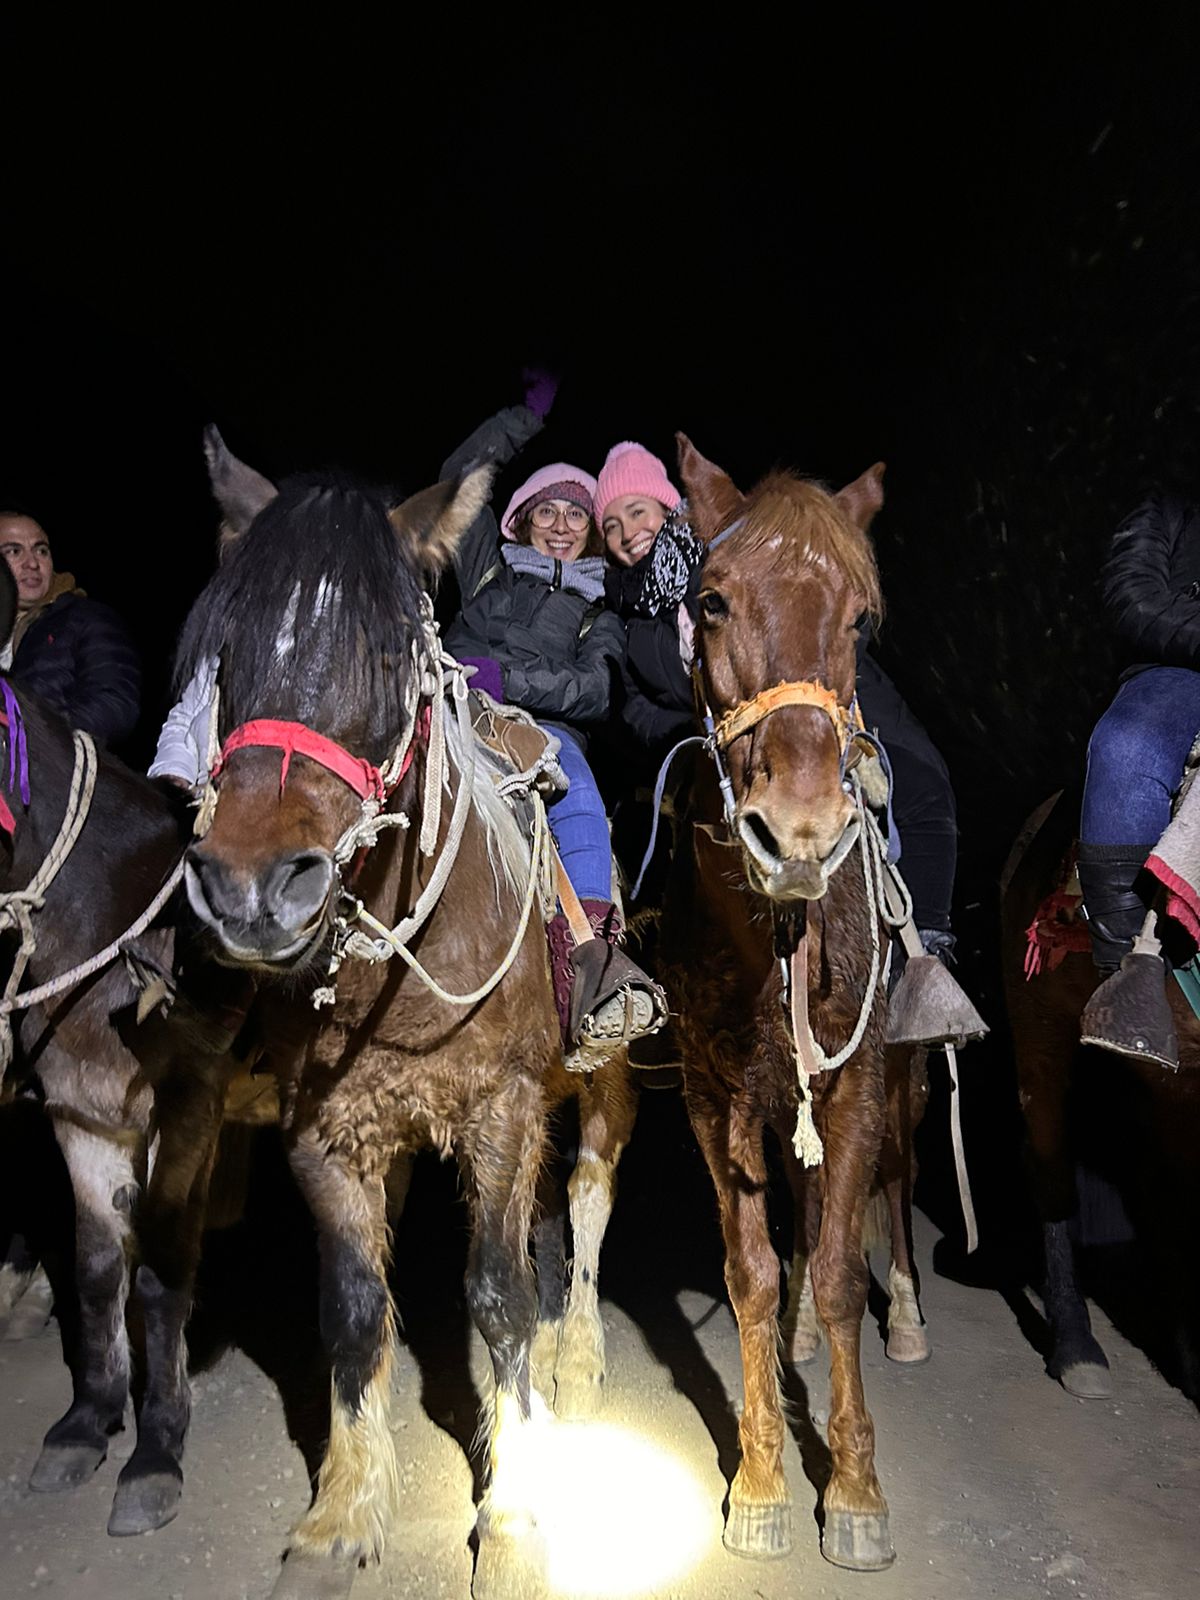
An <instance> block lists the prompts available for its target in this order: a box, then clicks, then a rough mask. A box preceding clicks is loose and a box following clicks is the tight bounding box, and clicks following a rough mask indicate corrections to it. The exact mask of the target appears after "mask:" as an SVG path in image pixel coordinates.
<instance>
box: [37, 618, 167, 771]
mask: <svg viewBox="0 0 1200 1600" xmlns="http://www.w3.org/2000/svg"><path fill="white" fill-rule="evenodd" d="M12 674H13V677H14V678H16V679H17V680H18V682H19V683H21V684H23V685H24V686H25V687H26V688H29V689H32V690H33V692H34V693H35V694H36V695H37V696H38V697H39V698H40V699H41V700H42V701H44V703H45V704H46V705H48V706H50V707H51V708H52V709H53V710H55V711H57V712H59V713H60V714H61V715H62V716H64V717H65V718H66V719H67V721H68V722H69V723H70V724H71V726H72V727H73V728H81V729H82V730H83V731H84V732H85V733H90V734H92V735H93V737H94V738H96V739H97V740H99V741H100V743H102V744H107V745H111V744H120V742H121V740H123V739H127V738H128V737H129V735H130V734H131V733H132V732H133V730H134V726H135V725H136V723H137V719H138V709H139V700H140V695H141V680H142V673H141V666H140V664H139V662H138V657H137V651H136V650H135V649H134V645H133V641H132V639H131V638H130V637H129V634H128V633H127V632H126V630H125V625H124V623H123V622H122V621H121V619H120V617H118V615H117V613H116V612H115V611H113V610H112V609H111V608H110V607H108V606H106V605H102V604H101V603H100V601H98V600H89V599H88V597H87V596H86V595H81V594H75V593H68V594H61V595H59V597H58V599H57V600H55V601H54V602H53V603H52V604H51V605H49V606H48V607H47V608H46V610H45V611H43V612H42V614H41V616H40V617H38V619H37V621H36V622H33V623H31V624H30V626H29V630H28V632H27V633H26V634H25V635H24V637H23V638H22V640H21V642H20V644H19V645H18V646H17V650H16V654H15V655H14V657H13V664H12Z"/></svg>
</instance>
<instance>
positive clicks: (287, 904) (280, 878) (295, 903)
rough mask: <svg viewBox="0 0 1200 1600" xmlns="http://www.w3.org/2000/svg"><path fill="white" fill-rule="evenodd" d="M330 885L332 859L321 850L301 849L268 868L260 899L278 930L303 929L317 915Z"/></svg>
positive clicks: (331, 880)
mask: <svg viewBox="0 0 1200 1600" xmlns="http://www.w3.org/2000/svg"><path fill="white" fill-rule="evenodd" d="M332 883H333V857H332V856H331V855H329V854H328V852H326V851H324V850H302V851H300V852H299V853H298V854H297V855H294V856H290V857H289V858H288V859H287V860H286V861H280V862H279V863H277V865H276V866H275V867H274V868H273V869H272V871H271V874H270V877H269V879H268V882H267V890H266V894H265V896H264V898H265V900H266V904H267V907H268V909H269V910H270V911H271V913H272V915H273V916H274V918H275V920H276V922H278V923H279V924H280V926H281V927H284V928H290V929H298V928H302V927H304V925H305V924H306V923H308V922H311V921H312V919H313V918H314V917H315V916H316V915H317V913H318V912H319V911H320V910H321V908H322V907H323V906H324V904H325V901H326V899H327V898H328V896H329V890H330V887H331V885H332Z"/></svg>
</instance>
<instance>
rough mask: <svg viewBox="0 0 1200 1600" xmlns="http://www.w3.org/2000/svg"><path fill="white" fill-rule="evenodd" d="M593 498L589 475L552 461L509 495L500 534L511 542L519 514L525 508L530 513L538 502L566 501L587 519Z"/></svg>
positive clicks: (564, 463) (593, 513)
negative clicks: (582, 510) (580, 508)
mask: <svg viewBox="0 0 1200 1600" xmlns="http://www.w3.org/2000/svg"><path fill="white" fill-rule="evenodd" d="M595 497H596V480H595V478H593V477H592V475H591V473H590V472H582V471H581V470H580V469H579V468H578V467H572V466H568V465H567V463H566V462H565V461H552V462H551V463H550V465H549V466H548V467H539V468H538V470H537V471H536V472H535V473H534V475H533V477H532V478H529V479H527V480H526V482H524V483H523V484H522V485H521V487H520V488H519V489H518V490H517V492H516V494H514V495H513V497H512V499H511V500H510V501H509V502H508V510H507V511H506V512H505V513H504V516H503V518H502V520H501V523H500V532H501V533H502V534H503V535H504V537H505V538H506V539H515V538H516V536H517V523H518V522H520V520H521V516H520V513H521V512H522V511H524V509H525V507H526V506H529V507H530V509H531V510H532V508H533V506H534V505H536V504H537V502H538V501H539V500H570V501H571V502H572V504H574V505H577V506H582V507H583V509H584V510H585V511H586V512H587V514H588V516H589V517H591V516H594V515H595V504H594V502H595Z"/></svg>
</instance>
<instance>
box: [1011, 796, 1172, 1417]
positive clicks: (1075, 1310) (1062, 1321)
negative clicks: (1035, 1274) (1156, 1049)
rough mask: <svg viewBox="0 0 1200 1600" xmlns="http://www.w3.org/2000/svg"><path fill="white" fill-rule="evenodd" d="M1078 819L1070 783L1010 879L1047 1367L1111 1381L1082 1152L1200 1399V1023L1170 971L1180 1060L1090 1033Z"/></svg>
mask: <svg viewBox="0 0 1200 1600" xmlns="http://www.w3.org/2000/svg"><path fill="white" fill-rule="evenodd" d="M1077 821H1078V805H1077V804H1076V805H1073V806H1072V805H1070V804H1068V802H1067V800H1066V797H1065V796H1064V795H1061V794H1060V795H1056V796H1053V797H1052V798H1051V799H1050V800H1048V801H1046V802H1045V803H1044V804H1043V805H1042V806H1040V807H1039V808H1038V810H1037V811H1036V812H1034V813H1033V815H1032V816H1031V817H1030V818H1029V819H1028V820H1027V822H1026V823H1025V826H1024V827H1023V828H1022V830H1021V832H1020V834H1019V835H1018V838H1017V841H1016V843H1015V844H1014V846H1013V848H1012V851H1011V852H1010V855H1009V858H1008V861H1007V863H1006V865H1005V868H1004V872H1003V875H1002V878H1001V885H1000V888H1001V913H1002V958H1003V968H1004V988H1005V998H1006V1001H1007V1009H1008V1020H1009V1027H1010V1030H1011V1033H1012V1042H1013V1054H1014V1057H1015V1060H1016V1069H1017V1088H1018V1091H1019V1094H1020V1099H1021V1110H1022V1113H1023V1115H1024V1119H1025V1129H1026V1142H1027V1152H1026V1153H1027V1160H1028V1163H1029V1176H1030V1181H1031V1184H1032V1190H1033V1198H1034V1201H1035V1203H1036V1206H1037V1210H1038V1216H1039V1219H1040V1222H1041V1228H1042V1244H1043V1250H1044V1279H1043V1284H1042V1294H1043V1303H1044V1306H1045V1313H1046V1322H1047V1325H1048V1330H1049V1347H1048V1349H1047V1351H1046V1368H1047V1371H1048V1372H1049V1374H1050V1375H1051V1377H1054V1378H1057V1379H1058V1381H1059V1382H1060V1383H1061V1384H1062V1386H1063V1388H1064V1389H1067V1390H1068V1391H1069V1392H1070V1393H1071V1394H1074V1395H1078V1396H1079V1397H1080V1398H1082V1399H1096V1398H1104V1397H1105V1396H1107V1395H1109V1394H1111V1393H1112V1376H1111V1373H1110V1371H1109V1365H1108V1357H1107V1356H1106V1355H1105V1353H1104V1350H1103V1349H1102V1348H1101V1345H1100V1343H1099V1341H1098V1340H1097V1338H1096V1336H1095V1334H1094V1333H1093V1332H1092V1326H1091V1318H1090V1316H1089V1313H1088V1307H1087V1301H1086V1299H1085V1298H1084V1295H1083V1292H1082V1289H1081V1287H1080V1282H1079V1264H1078V1263H1077V1260H1076V1255H1077V1251H1076V1246H1077V1243H1078V1240H1079V1225H1080V1215H1079V1212H1080V1196H1079V1189H1078V1169H1079V1167H1080V1165H1081V1164H1083V1165H1085V1166H1087V1167H1088V1168H1090V1169H1092V1170H1094V1171H1097V1172H1099V1173H1100V1175H1101V1176H1102V1177H1104V1178H1105V1179H1106V1180H1107V1181H1108V1182H1109V1183H1110V1184H1111V1185H1112V1187H1114V1188H1116V1189H1117V1191H1118V1193H1119V1194H1120V1195H1121V1198H1122V1201H1123V1203H1124V1206H1125V1208H1126V1210H1127V1211H1128V1214H1129V1221H1130V1222H1132V1225H1133V1228H1134V1230H1135V1232H1136V1235H1137V1240H1138V1245H1139V1254H1141V1255H1143V1256H1144V1258H1145V1259H1146V1261H1147V1262H1148V1263H1149V1264H1150V1266H1151V1267H1152V1269H1153V1270H1152V1272H1150V1273H1149V1274H1148V1277H1149V1278H1150V1281H1151V1283H1152V1284H1153V1298H1154V1299H1155V1300H1157V1301H1158V1302H1159V1303H1158V1304H1157V1305H1154V1306H1152V1307H1150V1308H1149V1311H1150V1321H1151V1323H1153V1321H1154V1320H1155V1319H1156V1318H1158V1319H1162V1320H1165V1321H1166V1323H1167V1324H1168V1327H1167V1339H1166V1341H1165V1345H1164V1348H1163V1350H1162V1364H1163V1366H1164V1367H1165V1368H1166V1369H1167V1370H1168V1371H1170V1373H1171V1375H1172V1376H1173V1377H1174V1378H1175V1380H1176V1381H1177V1382H1178V1383H1179V1385H1180V1387H1181V1388H1182V1389H1183V1390H1184V1392H1185V1393H1186V1394H1188V1395H1189V1396H1190V1397H1191V1398H1193V1399H1200V1356H1198V1353H1197V1341H1198V1340H1200V1292H1198V1291H1197V1287H1196V1273H1195V1268H1194V1264H1193V1261H1192V1255H1193V1236H1194V1233H1195V1218H1196V1215H1197V1211H1198V1208H1200V1022H1198V1021H1197V1019H1196V1016H1195V1014H1194V1012H1193V1011H1192V1008H1191V1007H1190V1006H1189V1004H1188V1003H1187V1001H1186V999H1185V998H1184V995H1183V992H1182V990H1181V989H1180V987H1179V985H1178V984H1177V983H1175V982H1174V980H1170V981H1168V983H1167V995H1168V999H1169V1001H1170V1005H1171V1010H1172V1013H1173V1016H1174V1021H1175V1031H1176V1035H1177V1037H1178V1040H1179V1071H1178V1072H1170V1071H1168V1070H1167V1069H1166V1068H1164V1067H1161V1066H1159V1065H1157V1064H1156V1063H1154V1062H1146V1061H1137V1060H1134V1059H1132V1058H1130V1057H1128V1056H1119V1055H1115V1054H1114V1053H1112V1052H1111V1051H1107V1050H1100V1049H1096V1048H1094V1047H1085V1046H1083V1045H1082V1044H1081V1043H1080V1038H1079V1019H1080V1014H1081V1012H1082V1011H1083V1008H1084V1006H1085V1004H1086V1003H1087V1000H1088V998H1089V996H1090V995H1091V993H1092V991H1093V989H1095V987H1096V985H1097V984H1098V983H1099V981H1100V975H1099V973H1098V972H1097V970H1096V967H1095V965H1094V964H1093V962H1092V956H1091V949H1090V941H1089V939H1088V935H1087V932H1086V924H1084V923H1083V922H1082V919H1080V918H1079V917H1078V913H1076V914H1075V917H1074V919H1073V920H1069V921H1068V920H1064V915H1063V913H1053V912H1051V910H1050V905H1051V904H1053V902H1050V899H1049V897H1051V896H1052V894H1053V893H1054V891H1055V890H1056V889H1058V888H1059V886H1060V885H1061V884H1062V882H1063V880H1064V878H1065V877H1066V873H1067V866H1068V854H1069V851H1070V849H1071V847H1072V845H1073V843H1074V839H1075V828H1076V824H1077ZM1071 909H1073V908H1072V907H1067V910H1071ZM1047 919H1050V920H1049V922H1048V923H1047ZM1039 921H1040V922H1041V923H1042V926H1043V937H1045V934H1046V933H1049V936H1050V939H1051V940H1053V939H1054V938H1056V937H1057V939H1058V940H1059V941H1060V942H1059V947H1058V949H1057V951H1054V950H1053V946H1051V950H1052V954H1051V955H1050V956H1049V957H1047V958H1046V959H1044V960H1043V961H1042V962H1041V963H1040V965H1041V970H1040V971H1036V972H1033V974H1032V975H1029V973H1030V970H1031V969H1030V968H1028V967H1027V965H1026V957H1027V954H1028V948H1029V930H1030V929H1031V928H1032V927H1033V926H1034V924H1035V923H1036V922H1039ZM1071 935H1074V937H1073V938H1072V937H1071ZM1127 1227H1128V1224H1125V1228H1126V1229H1127ZM1147 1304H1148V1302H1147ZM1150 1342H1151V1343H1152V1344H1153V1343H1154V1334H1153V1332H1152V1333H1151V1338H1150Z"/></svg>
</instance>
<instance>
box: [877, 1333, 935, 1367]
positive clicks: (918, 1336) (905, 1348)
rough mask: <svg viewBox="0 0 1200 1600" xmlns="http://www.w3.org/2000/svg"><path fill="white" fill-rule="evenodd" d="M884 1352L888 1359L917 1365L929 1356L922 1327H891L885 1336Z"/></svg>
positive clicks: (926, 1339)
mask: <svg viewBox="0 0 1200 1600" xmlns="http://www.w3.org/2000/svg"><path fill="white" fill-rule="evenodd" d="M884 1353H885V1354H886V1356H887V1358H888V1360H889V1361H898V1362H900V1363H901V1364H902V1365H905V1366H910V1367H917V1366H920V1364H921V1363H922V1362H923V1361H928V1360H929V1357H930V1353H931V1352H930V1349H929V1340H928V1338H927V1337H926V1335H925V1329H924V1328H893V1329H892V1330H891V1332H890V1333H889V1334H888V1336H887V1345H886V1346H885V1350H884Z"/></svg>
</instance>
